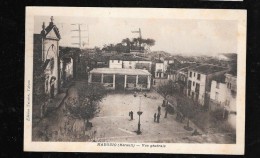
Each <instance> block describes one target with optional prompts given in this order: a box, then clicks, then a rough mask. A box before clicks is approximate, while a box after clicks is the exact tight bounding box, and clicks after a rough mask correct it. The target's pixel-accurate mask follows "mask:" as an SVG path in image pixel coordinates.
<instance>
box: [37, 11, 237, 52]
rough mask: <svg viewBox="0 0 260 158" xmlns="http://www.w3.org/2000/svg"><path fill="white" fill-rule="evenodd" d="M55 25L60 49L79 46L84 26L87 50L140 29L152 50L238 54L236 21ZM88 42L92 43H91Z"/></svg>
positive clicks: (61, 21)
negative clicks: (59, 37) (149, 39)
mask: <svg viewBox="0 0 260 158" xmlns="http://www.w3.org/2000/svg"><path fill="white" fill-rule="evenodd" d="M34 21H35V23H34V33H40V32H41V30H42V23H43V22H45V25H46V26H48V25H49V22H50V17H39V16H37V17H35V18H34ZM54 24H55V25H56V26H57V27H58V28H59V30H60V34H61V40H60V45H61V46H74V47H76V46H77V45H72V44H71V43H77V42H78V38H72V36H78V32H75V31H71V30H73V29H74V30H75V29H78V26H77V25H72V24H82V25H81V29H82V30H87V29H88V31H82V36H88V37H89V38H83V39H82V40H83V41H85V42H86V43H89V45H87V46H86V47H88V48H94V47H95V46H98V47H101V48H102V47H103V46H104V45H105V44H116V43H119V42H121V41H122V39H124V38H127V37H128V38H130V39H131V38H135V37H138V34H135V33H131V31H137V30H138V29H139V28H140V29H141V32H142V37H143V38H152V39H154V40H155V41H156V42H155V45H154V46H153V47H151V50H152V51H166V52H168V53H171V54H183V55H209V54H211V55H216V54H218V53H237V35H238V32H237V21H233V20H203V19H202V20H197V19H192V20H190V19H138V18H135V19H133V18H77V17H75V18H72V17H54ZM88 41H89V42H88Z"/></svg>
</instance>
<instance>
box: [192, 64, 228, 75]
mask: <svg viewBox="0 0 260 158" xmlns="http://www.w3.org/2000/svg"><path fill="white" fill-rule="evenodd" d="M189 70H191V71H196V72H199V73H202V74H206V75H207V74H212V73H216V72H219V71H225V70H226V71H227V70H228V68H225V67H220V66H215V65H201V66H197V67H194V68H190V69H189Z"/></svg>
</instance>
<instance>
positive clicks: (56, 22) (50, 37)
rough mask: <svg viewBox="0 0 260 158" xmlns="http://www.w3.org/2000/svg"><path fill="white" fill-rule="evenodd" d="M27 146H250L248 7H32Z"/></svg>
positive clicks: (222, 150)
mask: <svg viewBox="0 0 260 158" xmlns="http://www.w3.org/2000/svg"><path fill="white" fill-rule="evenodd" d="M25 33H26V47H25V105H24V106H25V111H24V112H25V113H24V120H25V123H24V131H25V132H24V133H25V134H24V150H25V151H65V152H136V153H140V152H142V153H194V154H196V153H201V154H205V153H207V154H243V152H244V130H245V70H246V63H245V61H246V59H245V57H246V11H244V10H216V9H215V10H213V9H212V10H209V9H159V8H150V9H142V8H138V9H137V8H83V7H79V8H69V7H67V8H66V7H64V8H61V7H27V9H26V30H25Z"/></svg>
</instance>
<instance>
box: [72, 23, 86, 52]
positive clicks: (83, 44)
mask: <svg viewBox="0 0 260 158" xmlns="http://www.w3.org/2000/svg"><path fill="white" fill-rule="evenodd" d="M71 25H74V26H78V29H73V30H71V31H72V32H73V31H75V32H78V36H71V37H72V38H78V39H79V42H78V43H71V44H72V45H78V46H79V48H82V46H83V47H84V46H85V44H87V45H89V29H88V25H87V29H86V30H82V28H81V26H82V25H85V24H79V23H77V24H71ZM84 31H87V36H82V35H81V33H82V32H84ZM83 38H87V41H88V42H87V43H86V42H84V41H83V40H82V39H83Z"/></svg>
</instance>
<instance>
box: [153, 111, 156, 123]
mask: <svg viewBox="0 0 260 158" xmlns="http://www.w3.org/2000/svg"><path fill="white" fill-rule="evenodd" d="M153 118H154V120H153V121H154V122H156V113H154V115H153Z"/></svg>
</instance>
